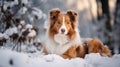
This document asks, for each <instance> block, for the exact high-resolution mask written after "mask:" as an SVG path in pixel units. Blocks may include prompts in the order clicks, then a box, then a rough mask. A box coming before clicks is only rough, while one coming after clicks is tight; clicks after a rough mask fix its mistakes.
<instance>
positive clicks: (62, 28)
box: [59, 16, 68, 34]
mask: <svg viewBox="0 0 120 67" xmlns="http://www.w3.org/2000/svg"><path fill="white" fill-rule="evenodd" d="M62 18H63V22H62V25H61V27H60V29H59V34H67V32H68V31H67V28H66V26H65V16H63V17H62Z"/></svg>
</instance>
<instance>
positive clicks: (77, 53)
mask: <svg viewBox="0 0 120 67" xmlns="http://www.w3.org/2000/svg"><path fill="white" fill-rule="evenodd" d="M49 22H50V25H49V28H48V30H47V32H46V37H45V40H44V41H43V42H42V44H43V45H44V48H45V52H46V53H47V54H57V55H60V56H62V57H63V58H69V59H71V58H75V57H81V58H84V56H85V54H86V52H87V51H86V47H88V46H84V45H83V43H82V40H81V38H80V35H79V30H78V14H77V12H75V11H71V10H70V11H67V12H66V13H62V12H61V11H60V9H53V10H51V11H50V12H49Z"/></svg>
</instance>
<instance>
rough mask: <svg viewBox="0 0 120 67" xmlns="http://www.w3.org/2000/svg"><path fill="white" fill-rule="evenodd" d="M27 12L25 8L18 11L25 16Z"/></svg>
mask: <svg viewBox="0 0 120 67" xmlns="http://www.w3.org/2000/svg"><path fill="white" fill-rule="evenodd" d="M26 12H27V8H26V7H25V6H24V7H22V8H20V10H19V11H18V14H21V15H23V14H25V13H26Z"/></svg>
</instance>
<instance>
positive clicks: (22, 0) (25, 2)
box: [21, 0, 29, 4]
mask: <svg viewBox="0 0 120 67" xmlns="http://www.w3.org/2000/svg"><path fill="white" fill-rule="evenodd" d="M21 3H24V4H28V3H29V2H28V0H21Z"/></svg>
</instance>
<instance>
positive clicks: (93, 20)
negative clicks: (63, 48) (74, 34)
mask: <svg viewBox="0 0 120 67" xmlns="http://www.w3.org/2000/svg"><path fill="white" fill-rule="evenodd" d="M53 8H60V9H61V10H62V11H63V12H64V11H66V10H69V9H73V10H76V11H77V12H78V14H79V20H78V22H79V30H80V32H79V34H80V36H81V37H82V38H99V39H100V40H101V41H102V42H103V43H104V44H105V45H107V46H108V47H109V48H110V50H111V51H112V54H113V57H112V58H108V57H101V56H100V55H99V54H98V53H96V54H94V53H92V54H88V55H86V57H85V59H82V58H75V59H71V60H69V59H63V58H61V57H60V56H58V55H55V54H50V55H43V54H42V51H43V48H42V45H41V40H42V39H43V38H44V34H45V31H46V29H47V28H48V25H49V22H48V13H49V11H50V10H51V9H53ZM119 25H120V0H0V67H28V66H29V67H33V66H34V67H35V66H36V67H40V66H41V67H56V66H57V67H119V66H120V26H119Z"/></svg>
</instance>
